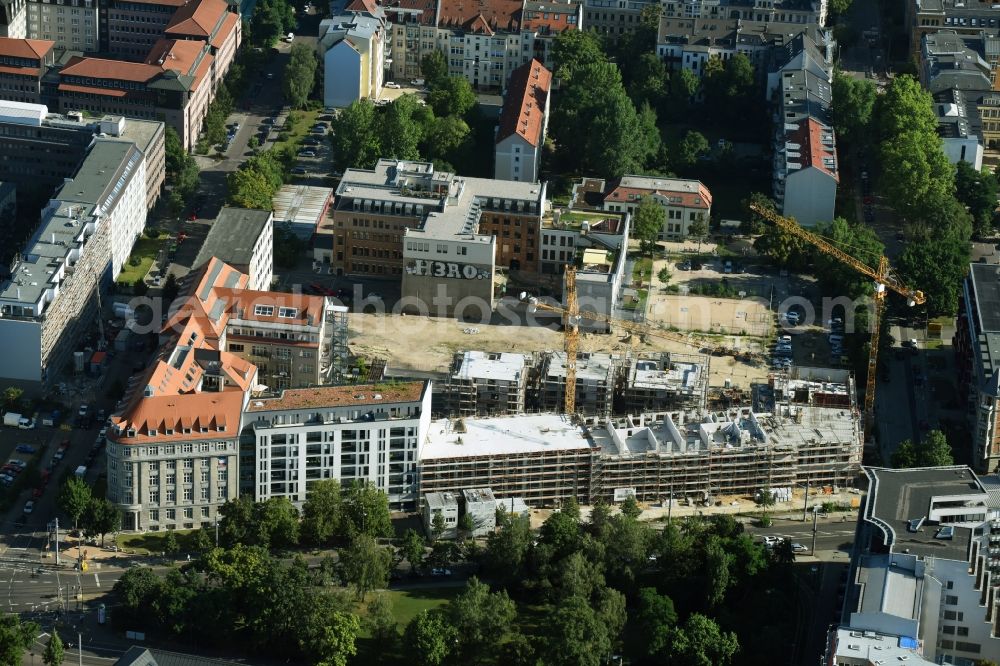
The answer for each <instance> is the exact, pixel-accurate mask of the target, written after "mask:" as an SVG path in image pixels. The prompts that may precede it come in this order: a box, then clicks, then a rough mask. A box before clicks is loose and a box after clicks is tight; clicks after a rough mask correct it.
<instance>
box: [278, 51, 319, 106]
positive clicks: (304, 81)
mask: <svg viewBox="0 0 1000 666" xmlns="http://www.w3.org/2000/svg"><path fill="white" fill-rule="evenodd" d="M318 65H319V62H318V61H317V59H316V51H315V49H313V48H312V47H311V46H309V45H308V44H304V43H301V42H296V43H295V44H293V45H292V50H291V53H290V56H289V59H288V64H287V65H285V74H284V77H283V78H282V81H281V85H282V90H283V91H284V93H285V98H286V99H287V100H288V103H289V104H290V105H291V106H292V108H295V109H301V108H304V107H305V104H306V100H308V99H309V95H310V94H311V93H312V89H313V84H314V83H315V82H316V68H317V67H318Z"/></svg>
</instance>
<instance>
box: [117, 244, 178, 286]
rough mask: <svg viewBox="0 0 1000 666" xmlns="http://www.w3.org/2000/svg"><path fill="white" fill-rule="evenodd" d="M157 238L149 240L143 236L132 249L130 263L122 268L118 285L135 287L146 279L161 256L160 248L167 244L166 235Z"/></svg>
mask: <svg viewBox="0 0 1000 666" xmlns="http://www.w3.org/2000/svg"><path fill="white" fill-rule="evenodd" d="M157 234H158V235H157V237H155V238H147V237H146V236H141V237H140V238H139V239H138V240H137V241H136V242H135V245H134V246H133V247H132V254H131V255H130V256H129V258H128V261H126V262H125V265H124V266H122V272H121V273H119V274H118V280H117V282H118V284H124V285H133V284H135V283H136V282H138V281H140V280H142V279H143V278H145V277H146V273H148V272H149V269H150V268H151V267H152V266H153V262H154V261H156V257H157V256H158V255H159V254H160V248H162V247H163V244H164V243H165V242H166V240H167V237H166V235H162V234H159V232H157Z"/></svg>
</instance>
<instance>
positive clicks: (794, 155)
mask: <svg viewBox="0 0 1000 666" xmlns="http://www.w3.org/2000/svg"><path fill="white" fill-rule="evenodd" d="M781 55H782V57H781V59H780V60H778V61H777V62H776V63H775V65H776V66H775V69H774V70H772V74H769V76H768V84H769V90H770V93H769V94H770V96H771V99H773V100H775V102H776V106H777V108H776V113H775V117H776V118H777V121H776V123H775V132H774V141H773V144H774V167H773V179H772V189H773V192H774V199H775V201H777V202H778V204H779V205H780V206H781V211H782V215H785V216H786V217H791V218H794V219H795V220H796V221H798V223H799V224H801V225H802V226H804V227H810V226H814V225H816V224H818V223H821V222H830V221H832V220H833V211H834V205H835V204H836V200H837V186H838V185H839V183H840V165H839V162H838V159H837V140H836V136H835V133H834V131H833V125H832V123H831V120H830V103H831V101H832V98H833V88H832V82H833V66H832V65H831V64H830V61H828V60H827V59H826V57H827V56H826V55H825V54H824V53H823V51H822V50H821V49H820V48H819V47H818V46H817V45H816V43H815V42H814V41H813V40H811V39H810V38H808V37H807V36H805V35H799V36H797V37H796V38H795V39H793V40H792V42H791V43H790V44H789V46H788V48H787V49H784V50H783V51H782V53H781Z"/></svg>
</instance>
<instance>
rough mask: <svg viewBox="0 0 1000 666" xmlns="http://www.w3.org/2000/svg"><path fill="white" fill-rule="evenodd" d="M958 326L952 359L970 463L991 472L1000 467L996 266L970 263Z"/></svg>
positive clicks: (999, 337) (999, 323)
mask: <svg viewBox="0 0 1000 666" xmlns="http://www.w3.org/2000/svg"><path fill="white" fill-rule="evenodd" d="M957 324H958V325H957V330H956V332H955V338H954V345H955V359H956V362H957V364H958V378H959V386H960V388H959V392H960V396H961V398H963V399H964V400H965V405H966V413H967V415H968V421H969V431H970V432H971V434H972V441H971V446H972V451H971V455H972V467H973V469H975V470H976V471H977V472H979V473H995V472H998V471H1000V418H998V409H997V406H998V404H1000V372H998V369H1000V282H998V279H997V267H996V266H995V265H991V264H972V265H970V266H969V275H968V277H966V279H965V282H964V283H963V285H962V298H961V305H960V307H959V316H958V322H957Z"/></svg>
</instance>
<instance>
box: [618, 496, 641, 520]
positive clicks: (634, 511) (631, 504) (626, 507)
mask: <svg viewBox="0 0 1000 666" xmlns="http://www.w3.org/2000/svg"><path fill="white" fill-rule="evenodd" d="M621 512H622V515H623V516H625V517H626V518H628V519H630V520H638V519H639V516H641V515H642V507H640V506H639V503H638V502H636V501H635V497H633V496H632V495H629V496H628V497H626V498H625V500H624V501H623V502H622V504H621Z"/></svg>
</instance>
